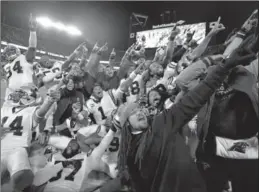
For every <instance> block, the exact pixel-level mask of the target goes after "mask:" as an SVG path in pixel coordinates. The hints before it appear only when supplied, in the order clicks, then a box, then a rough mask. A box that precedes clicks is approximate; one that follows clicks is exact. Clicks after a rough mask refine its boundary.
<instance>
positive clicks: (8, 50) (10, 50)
mask: <svg viewBox="0 0 259 192" xmlns="http://www.w3.org/2000/svg"><path fill="white" fill-rule="evenodd" d="M20 54H21V51H20V49H19V48H18V47H16V46H14V45H11V44H8V45H7V46H6V47H5V48H4V51H3V55H4V56H5V58H6V59H7V60H8V61H9V62H10V61H13V60H14V59H16V58H17V57H18V56H19V55H20Z"/></svg>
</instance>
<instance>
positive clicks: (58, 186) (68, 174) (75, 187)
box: [33, 151, 86, 192]
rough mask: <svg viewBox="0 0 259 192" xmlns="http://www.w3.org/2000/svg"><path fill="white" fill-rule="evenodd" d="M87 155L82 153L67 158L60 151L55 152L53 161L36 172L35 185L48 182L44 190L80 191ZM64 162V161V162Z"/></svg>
mask: <svg viewBox="0 0 259 192" xmlns="http://www.w3.org/2000/svg"><path fill="white" fill-rule="evenodd" d="M85 158H86V155H85V154H83V153H81V154H78V155H77V156H75V157H74V158H71V159H65V158H64V157H63V156H62V155H61V152H60V151H57V152H56V153H54V154H53V156H52V158H51V162H49V163H47V165H46V166H45V167H44V168H42V169H38V170H37V171H36V172H35V177H34V181H33V185H35V186H40V185H42V184H44V183H46V182H47V185H46V187H45V189H44V192H56V191H62V190H64V191H66V192H68V191H71V192H79V189H80V187H81V184H82V179H83V176H84V169H85V166H83V163H84V159H85ZM62 162H63V163H62Z"/></svg>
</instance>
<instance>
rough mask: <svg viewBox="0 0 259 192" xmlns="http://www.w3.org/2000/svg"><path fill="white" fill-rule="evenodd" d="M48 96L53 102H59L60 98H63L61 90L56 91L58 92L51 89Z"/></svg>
mask: <svg viewBox="0 0 259 192" xmlns="http://www.w3.org/2000/svg"><path fill="white" fill-rule="evenodd" d="M48 96H49V98H50V100H51V101H52V102H57V101H59V100H60V97H61V94H60V90H59V89H56V90H53V89H50V90H49V93H48Z"/></svg>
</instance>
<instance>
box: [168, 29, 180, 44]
mask: <svg viewBox="0 0 259 192" xmlns="http://www.w3.org/2000/svg"><path fill="white" fill-rule="evenodd" d="M180 32H181V31H180V29H179V28H178V27H174V28H173V29H172V31H171V33H170V36H169V40H170V41H173V40H174V39H175V37H176V36H177V35H178V34H179V33H180Z"/></svg>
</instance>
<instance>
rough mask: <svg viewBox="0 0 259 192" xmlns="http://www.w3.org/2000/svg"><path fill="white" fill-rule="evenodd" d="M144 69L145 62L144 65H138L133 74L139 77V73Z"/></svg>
mask: <svg viewBox="0 0 259 192" xmlns="http://www.w3.org/2000/svg"><path fill="white" fill-rule="evenodd" d="M144 67H145V62H144V63H141V64H139V66H138V67H137V68H136V69H135V71H134V72H135V73H136V74H137V75H140V74H141V72H143V70H144Z"/></svg>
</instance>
